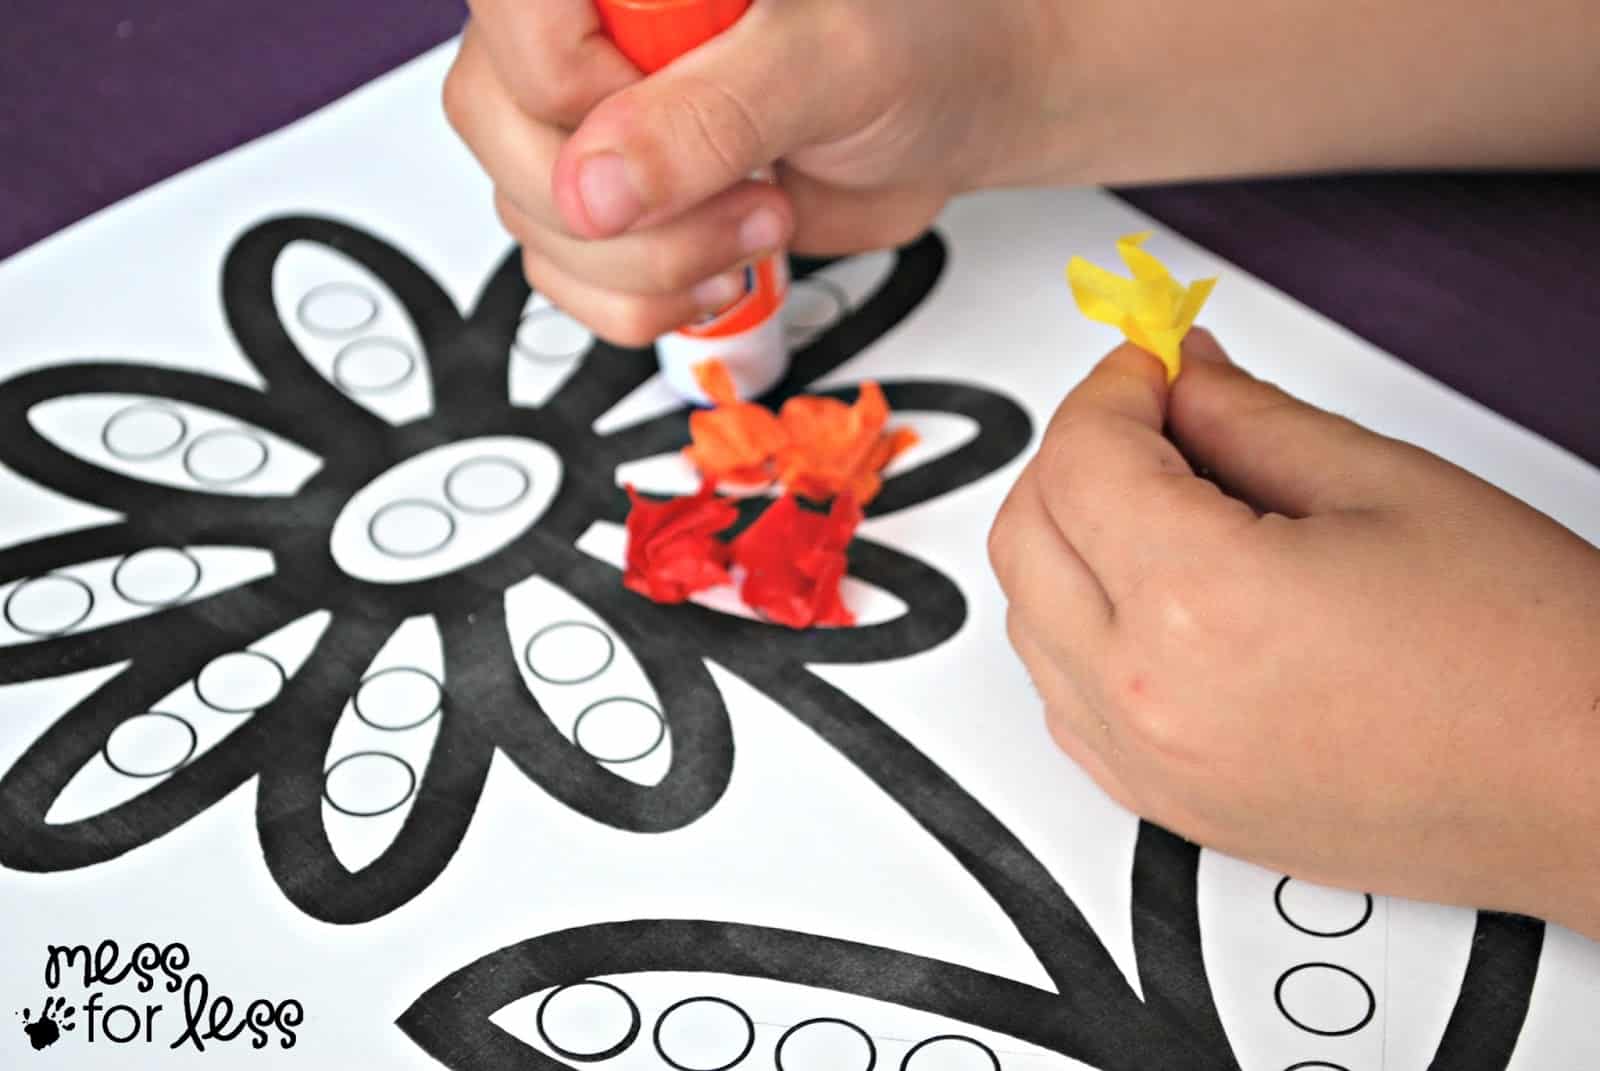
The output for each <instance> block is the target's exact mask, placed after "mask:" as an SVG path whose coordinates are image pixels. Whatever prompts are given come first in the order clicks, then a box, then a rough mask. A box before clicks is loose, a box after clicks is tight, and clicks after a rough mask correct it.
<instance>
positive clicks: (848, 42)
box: [445, 0, 1063, 345]
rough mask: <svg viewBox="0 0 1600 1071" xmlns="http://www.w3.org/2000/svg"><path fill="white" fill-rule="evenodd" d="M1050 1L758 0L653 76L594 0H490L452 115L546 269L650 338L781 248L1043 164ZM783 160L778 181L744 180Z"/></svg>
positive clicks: (541, 277)
mask: <svg viewBox="0 0 1600 1071" xmlns="http://www.w3.org/2000/svg"><path fill="white" fill-rule="evenodd" d="M1051 6H1052V5H1048V4H1042V3H1033V2H1029V3H1021V4H998V5H990V4H974V3H971V2H970V0H783V2H782V3H766V2H764V3H758V4H756V5H755V6H754V8H753V9H752V10H751V11H750V13H749V14H748V15H746V16H745V18H744V19H743V20H742V21H741V22H740V23H739V24H738V25H737V26H735V27H734V28H733V29H732V30H730V31H729V32H728V33H726V34H724V35H723V36H722V37H720V38H718V39H716V40H715V41H712V42H711V43H709V44H707V45H705V46H703V47H702V48H701V49H699V50H697V51H696V52H695V53H694V54H692V55H691V56H690V57H687V58H686V59H684V60H682V61H680V62H679V63H676V64H673V65H672V66H671V67H670V68H669V69H668V70H666V71H664V72H662V73H660V74H658V75H656V76H654V77H652V78H649V79H647V80H643V81H641V80H640V79H639V76H638V74H637V73H636V72H635V71H634V70H633V68H632V67H631V66H630V65H629V64H628V63H627V61H626V60H625V59H623V58H622V56H621V55H620V54H619V53H618V52H617V51H616V50H615V49H614V48H613V47H612V46H611V45H610V43H609V42H608V41H606V40H605V39H604V38H603V37H602V36H601V35H600V26H599V20H598V17H597V15H596V13H595V9H594V5H593V0H539V2H538V3H525V2H518V0H473V4H472V8H473V20H472V23H471V24H470V25H469V26H468V27H467V31H466V35H465V37H464V39H463V41H462V45H461V52H460V55H459V56H458V57H457V59H456V63H455V66H454V68H453V69H452V70H451V72H450V76H449V80H448V82H447V83H446V86H445V104H446V110H447V111H448V113H449V116H450V119H451V122H452V123H453V124H454V125H455V127H456V129H457V130H458V131H459V132H460V134H461V135H462V137H463V138H464V139H465V140H466V142H467V144H468V145H469V146H470V147H471V149H472V150H473V152H474V153H475V154H476V155H477V157H478V159H479V161H480V162H481V163H482V164H483V166H484V168H485V169H486V170H487V171H488V173H489V175H490V177H491V178H492V179H493V180H494V183H495V186H496V204H497V207H498V209H499V212H500V216H501V219H502V221H503V222H504V223H505V225H506V227H507V228H508V229H509V230H510V231H511V232H512V234H513V235H514V236H515V237H516V238H517V239H518V240H519V241H520V242H521V243H522V245H523V248H524V251H525V255H524V264H525V267H526V269H527V274H528V276H529V278H530V280H531V281H532V282H533V283H534V285H536V286H537V287H538V288H539V289H540V290H541V291H543V292H544V293H546V294H547V295H548V296H549V297H550V298H551V299H552V300H554V301H555V302H556V303H557V304H559V305H561V306H562V307H563V308H564V309H565V310H566V311H567V312H569V313H571V314H572V315H574V316H576V317H578V318H579V319H580V320H583V321H585V322H586V323H588V324H589V325H590V326H591V327H593V328H595V329H596V330H598V331H599V333H600V334H602V335H604V336H605V337H607V338H609V339H611V340H612V341H614V342H619V343H624V344H633V345H638V344H645V343H648V342H650V341H652V340H653V339H654V338H656V337H657V336H658V335H660V334H662V333H663V332H666V331H668V330H671V329H673V328H676V327H680V326H682V325H683V324H685V323H687V322H689V321H691V320H693V319H695V318H697V317H698V316H699V315H700V314H701V313H702V312H705V311H716V310H718V309H720V308H721V307H723V306H724V305H726V304H727V303H728V301H729V300H730V299H731V298H732V297H735V296H737V294H738V293H739V290H738V289H737V283H736V281H735V279H734V278H731V277H729V275H728V273H729V272H731V271H732V270H733V269H735V268H736V267H738V266H740V265H743V264H745V263H747V262H749V261H751V260H753V259H755V258H756V257H757V256H759V255H760V254H763V253H766V252H769V251H771V250H773V249H774V248H776V247H779V246H784V245H790V246H792V247H793V248H795V249H798V250H799V251H801V252H827V253H848V252H855V251H859V250H864V249H871V248H879V247H883V246H887V245H892V244H895V243H897V242H901V241H907V240H910V239H911V238H914V237H915V236H916V235H918V234H919V233H921V231H922V230H923V229H925V228H926V226H927V225H928V224H929V223H930V222H931V220H932V219H933V217H934V216H935V215H936V214H937V213H938V211H939V210H940V208H941V207H942V206H943V205H944V202H945V201H946V199H948V198H949V197H950V196H951V195H953V194H955V193H958V192H961V191H963V190H967V189H972V188H976V187H978V186H983V185H994V184H998V183H1003V182H1015V181H1023V180H1028V179H1031V178H1035V177H1038V176H1036V175H1034V174H1032V173H1030V172H1029V171H1028V170H1027V168H1028V167H1029V166H1030V165H1029V161H1030V160H1037V159H1039V158H1041V155H1042V153H1043V152H1044V150H1045V142H1046V141H1047V140H1048V139H1047V136H1046V132H1045V131H1044V130H1043V129H1042V126H1043V124H1044V122H1045V120H1044V119H1043V118H1042V115H1041V102H1042V101H1046V100H1048V96H1047V92H1046V87H1045V85H1044V79H1046V78H1048V77H1049V76H1050V70H1051V66H1052V64H1059V63H1060V62H1061V61H1062V60H1063V56H1062V54H1061V53H1060V51H1059V50H1058V49H1057V48H1055V47H1054V46H1052V45H1051V44H1050V41H1051V39H1052V34H1051V33H1050V32H1048V31H1049V29H1050V28H1049V27H1048V26H1046V25H1043V23H1045V22H1046V21H1048V16H1047V14H1046V12H1047V11H1048V10H1049V9H1050V8H1051ZM574 130H576V133H572V131H574ZM780 158H781V159H782V160H783V168H782V172H781V176H780V177H781V180H782V185H781V189H777V188H773V187H770V186H765V185H762V184H758V183H754V182H750V181H748V178H749V176H750V174H751V173H752V172H754V171H756V170H757V169H759V168H763V167H767V166H769V165H771V164H772V163H773V162H774V161H777V160H779V159H780ZM730 288H732V289H731V290H730Z"/></svg>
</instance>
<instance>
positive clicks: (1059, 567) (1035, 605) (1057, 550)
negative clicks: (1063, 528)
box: [989, 461, 1111, 668]
mask: <svg viewBox="0 0 1600 1071" xmlns="http://www.w3.org/2000/svg"><path fill="white" fill-rule="evenodd" d="M1038 472H1039V466H1038V462H1037V461H1035V462H1031V463H1030V464H1029V465H1028V467H1027V468H1026V469H1024V470H1023V472H1022V476H1021V477H1020V478H1019V479H1018V480H1017V483H1016V486H1015V487H1013V488H1012V489H1011V494H1010V495H1008V496H1007V497H1006V501H1005V503H1004V505H1002V506H1001V507H1000V512H999V514H998V515H997V516H996V517H995V521H994V527H993V529H992V530H991V531H990V533H989V561H990V564H991V565H992V566H993V567H994V571H995V576H996V578H997V579H998V580H999V581H1000V586H1001V588H1002V589H1003V590H1004V591H1005V594H1006V599H1007V601H1008V602H1009V603H1010V616H1011V618H1012V619H1013V620H1015V621H1020V622H1025V623H1026V626H1027V628H1028V630H1029V631H1030V632H1031V633H1032V635H1033V636H1034V637H1035V642H1040V643H1044V644H1046V646H1048V648H1049V650H1050V652H1051V655H1052V656H1053V657H1054V658H1056V659H1058V660H1062V661H1065V662H1067V663H1068V664H1070V665H1076V666H1078V667H1080V668H1086V667H1087V666H1088V665H1089V664H1092V663H1093V662H1094V660H1095V659H1096V658H1097V657H1098V654H1099V652H1100V651H1101V650H1103V648H1104V643H1105V640H1106V638H1107V635H1108V634H1109V630H1110V627H1111V600H1110V599H1108V598H1107V597H1106V593H1105V590H1104V589H1103V588H1102V587H1101V586H1100V582H1099V581H1098V580H1096V579H1095V576H1094V573H1093V572H1091V571H1090V569H1089V567H1088V566H1087V565H1085V564H1084V562H1083V559H1082V558H1080V557H1079V556H1078V553H1077V551H1075V550H1074V549H1073V548H1072V545H1071V544H1070V543H1068V542H1067V541H1066V539H1065V538H1064V537H1063V536H1062V534H1061V532H1060V530H1059V528H1058V527H1057V526H1056V524H1055V523H1054V522H1053V521H1052V520H1051V518H1050V514H1049V512H1048V510H1046V508H1045V505H1044V500H1043V497H1042V495H1041V493H1040V488H1039V480H1038Z"/></svg>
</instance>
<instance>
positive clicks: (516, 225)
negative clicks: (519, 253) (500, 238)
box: [494, 190, 527, 243]
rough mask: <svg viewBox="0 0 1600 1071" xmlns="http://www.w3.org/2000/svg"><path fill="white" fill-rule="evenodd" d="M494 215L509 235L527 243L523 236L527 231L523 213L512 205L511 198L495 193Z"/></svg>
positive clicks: (498, 192)
mask: <svg viewBox="0 0 1600 1071" xmlns="http://www.w3.org/2000/svg"><path fill="white" fill-rule="evenodd" d="M494 214H495V218H496V219H498V220H499V221H500V226H502V227H504V228H505V229H506V232H507V233H509V234H510V235H511V236H512V237H514V238H516V239H517V240H518V241H520V242H524V243H526V241H527V239H526V238H525V237H524V236H523V234H522V231H523V230H524V229H525V228H524V226H523V224H524V220H523V217H522V212H521V211H520V210H519V209H518V208H517V206H516V205H514V204H512V203H511V198H509V197H507V196H506V195H505V194H504V193H502V192H501V191H499V190H495V191H494Z"/></svg>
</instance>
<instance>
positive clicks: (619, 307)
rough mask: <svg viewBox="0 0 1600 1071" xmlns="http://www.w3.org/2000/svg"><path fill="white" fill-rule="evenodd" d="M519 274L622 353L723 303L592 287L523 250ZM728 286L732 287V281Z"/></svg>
mask: <svg viewBox="0 0 1600 1071" xmlns="http://www.w3.org/2000/svg"><path fill="white" fill-rule="evenodd" d="M522 270H523V273H524V274H526V275H527V277H528V282H529V283H530V284H531V285H532V286H533V287H534V288H535V289H536V290H538V291H539V292H540V293H541V294H543V295H544V296H545V297H547V298H549V299H550V301H551V302H552V303H554V304H555V305H556V306H557V307H558V308H560V309H561V310H562V311H563V312H565V313H566V314H567V315H569V316H571V317H573V318H574V319H576V320H579V321H581V322H582V323H584V324H585V325H587V326H588V327H589V328H590V329H591V330H593V331H594V332H595V333H596V334H597V335H599V336H600V337H601V338H604V339H605V340H606V341H608V342H611V343H613V344H614V345H617V346H623V347H626V348H628V349H638V348H643V347H645V346H649V345H650V344H651V343H653V342H654V341H655V340H656V339H658V338H660V337H661V336H662V335H664V334H667V333H668V332H670V331H675V330H677V329H678V328H680V327H682V326H683V325H684V324H687V323H692V322H693V321H695V320H697V319H699V318H700V317H701V316H704V315H705V314H706V313H708V312H715V311H717V309H718V308H720V307H721V306H723V305H725V304H726V303H727V301H726V300H722V301H720V302H718V301H707V302H702V301H701V300H700V299H699V298H697V297H696V296H695V295H694V294H693V293H688V292H680V293H676V294H668V295H662V296H655V297H651V296H643V295H636V294H622V293H618V292H617V291H615V290H607V289H603V288H601V287H596V286H592V285H590V284H588V283H585V282H583V281H581V280H579V279H575V278H573V277H572V276H571V275H568V274H567V273H566V272H564V271H562V270H561V269H560V268H559V267H557V266H556V265H554V264H552V263H551V262H550V261H548V260H546V259H544V257H542V256H541V255H540V254H539V252H538V251H537V250H536V249H534V248H532V247H529V246H524V247H523V250H522ZM728 285H729V286H730V287H731V286H733V285H734V283H733V281H732V280H729V284H728ZM724 298H725V295H724Z"/></svg>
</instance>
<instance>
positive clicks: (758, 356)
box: [656, 172, 789, 405]
mask: <svg viewBox="0 0 1600 1071" xmlns="http://www.w3.org/2000/svg"><path fill="white" fill-rule="evenodd" d="M755 177H757V178H760V179H764V180H767V181H771V175H770V174H768V173H765V172H763V173H761V174H758V175H757V176H755ZM788 297H789V258H788V257H787V256H785V255H784V254H782V253H778V254H776V255H774V256H770V257H767V258H765V259H763V260H761V261H758V262H757V263H755V264H753V265H751V266H750V267H748V268H746V269H745V270H744V293H743V294H741V295H740V296H739V297H738V298H737V299H735V300H734V301H733V303H732V304H730V305H728V307H727V308H725V309H723V310H722V311H721V312H718V313H715V314H713V315H711V316H708V317H706V318H705V319H703V320H700V321H698V322H697V323H693V324H690V325H689V326H687V327H684V328H681V329H679V330H677V331H674V332H673V333H672V334H670V335H666V336H664V337H662V338H660V339H658V340H657V341H656V356H657V359H658V360H659V361H660V363H661V374H662V375H663V376H664V377H665V378H666V380H667V384H668V385H669V386H670V387H672V389H673V391H674V392H676V393H677V394H678V395H679V396H680V397H683V398H686V399H688V400H689V401H693V402H698V403H700V404H701V405H705V404H709V402H710V399H708V398H707V397H706V396H705V394H704V393H703V392H702V391H701V390H700V385H699V383H697V382H696V381H695V377H694V370H695V367H696V366H697V365H699V364H702V363H704V362H706V361H711V360H717V361H721V362H722V363H723V365H724V366H725V367H726V368H727V369H728V374H729V375H730V376H731V377H732V378H733V385H734V387H735V389H737V390H738V392H739V397H741V398H754V397H756V396H757V395H761V394H765V393H766V392H767V391H769V390H771V389H772V388H773V387H775V386H777V384H778V382H779V381H780V380H781V379H783V377H784V375H785V374H786V373H787V372H788V370H789V352H788V345H787V342H786V340H785V338H784V331H783V305H784V302H785V301H786V300H788Z"/></svg>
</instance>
